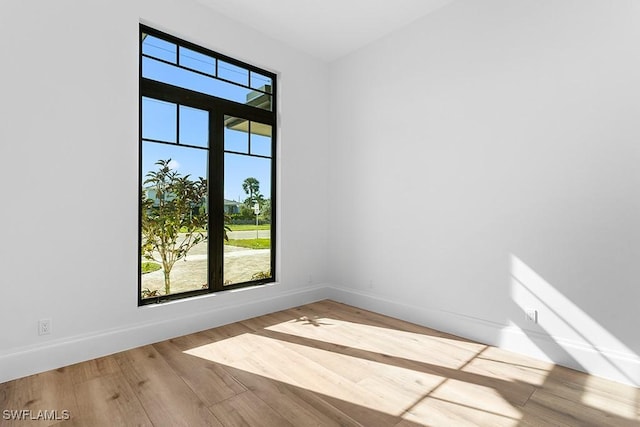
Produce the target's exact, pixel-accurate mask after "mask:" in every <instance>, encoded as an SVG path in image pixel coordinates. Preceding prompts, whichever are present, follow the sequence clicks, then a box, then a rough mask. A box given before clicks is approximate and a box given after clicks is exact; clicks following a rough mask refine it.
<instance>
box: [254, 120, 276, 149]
mask: <svg viewBox="0 0 640 427" xmlns="http://www.w3.org/2000/svg"><path fill="white" fill-rule="evenodd" d="M251 154H255V155H258V156H269V157H271V126H270V125H265V124H263V123H257V122H251Z"/></svg>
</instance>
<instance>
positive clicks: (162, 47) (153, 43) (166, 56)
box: [142, 34, 177, 64]
mask: <svg viewBox="0 0 640 427" xmlns="http://www.w3.org/2000/svg"><path fill="white" fill-rule="evenodd" d="M176 52H177V47H176V45H175V44H173V43H169V42H167V41H164V40H162V39H159V38H157V37H153V36H150V35H148V34H146V35H145V34H143V40H142V53H143V54H145V55H149V56H153V57H154V58H158V59H163V60H165V61H169V62H172V63H174V64H175V62H176Z"/></svg>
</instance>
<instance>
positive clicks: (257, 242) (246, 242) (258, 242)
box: [224, 239, 271, 249]
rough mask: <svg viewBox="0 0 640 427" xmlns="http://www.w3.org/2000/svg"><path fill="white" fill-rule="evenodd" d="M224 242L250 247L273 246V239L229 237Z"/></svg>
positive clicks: (262, 247)
mask: <svg viewBox="0 0 640 427" xmlns="http://www.w3.org/2000/svg"><path fill="white" fill-rule="evenodd" d="M224 244H225V245H230V246H240V247H241V248H249V249H269V248H270V247H271V239H229V241H226V242H224Z"/></svg>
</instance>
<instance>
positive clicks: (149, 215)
mask: <svg viewBox="0 0 640 427" xmlns="http://www.w3.org/2000/svg"><path fill="white" fill-rule="evenodd" d="M170 161H171V159H169V160H159V161H157V162H156V165H157V166H158V170H157V171H151V172H149V173H148V174H147V175H146V180H145V181H144V183H143V191H142V213H141V215H142V247H141V252H142V256H144V257H145V258H146V259H148V260H154V261H156V262H159V263H161V264H162V269H163V273H164V288H165V294H167V295H168V294H170V293H171V276H170V275H171V269H172V268H173V266H174V264H175V263H176V262H177V261H179V260H181V259H183V258H185V257H186V256H187V253H188V252H189V250H190V249H191V248H192V247H194V246H195V245H197V244H198V243H200V242H202V241H204V240H206V239H207V234H206V227H207V207H206V194H207V180H206V179H204V178H202V177H200V178H198V180H197V181H192V180H191V179H189V175H185V176H181V175H180V174H179V173H178V172H176V171H175V170H171V168H170V167H169V162H170ZM203 230H205V231H204V232H203ZM225 237H226V233H225Z"/></svg>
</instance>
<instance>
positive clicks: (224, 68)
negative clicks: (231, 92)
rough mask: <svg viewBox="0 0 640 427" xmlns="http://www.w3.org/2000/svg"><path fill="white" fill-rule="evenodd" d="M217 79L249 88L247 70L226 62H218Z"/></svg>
mask: <svg viewBox="0 0 640 427" xmlns="http://www.w3.org/2000/svg"><path fill="white" fill-rule="evenodd" d="M218 77H219V78H221V79H225V80H229V81H232V82H234V83H238V84H241V85H245V86H249V70H247V69H246V68H242V67H238V66H237V65H233V64H229V63H228V62H224V61H218Z"/></svg>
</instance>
